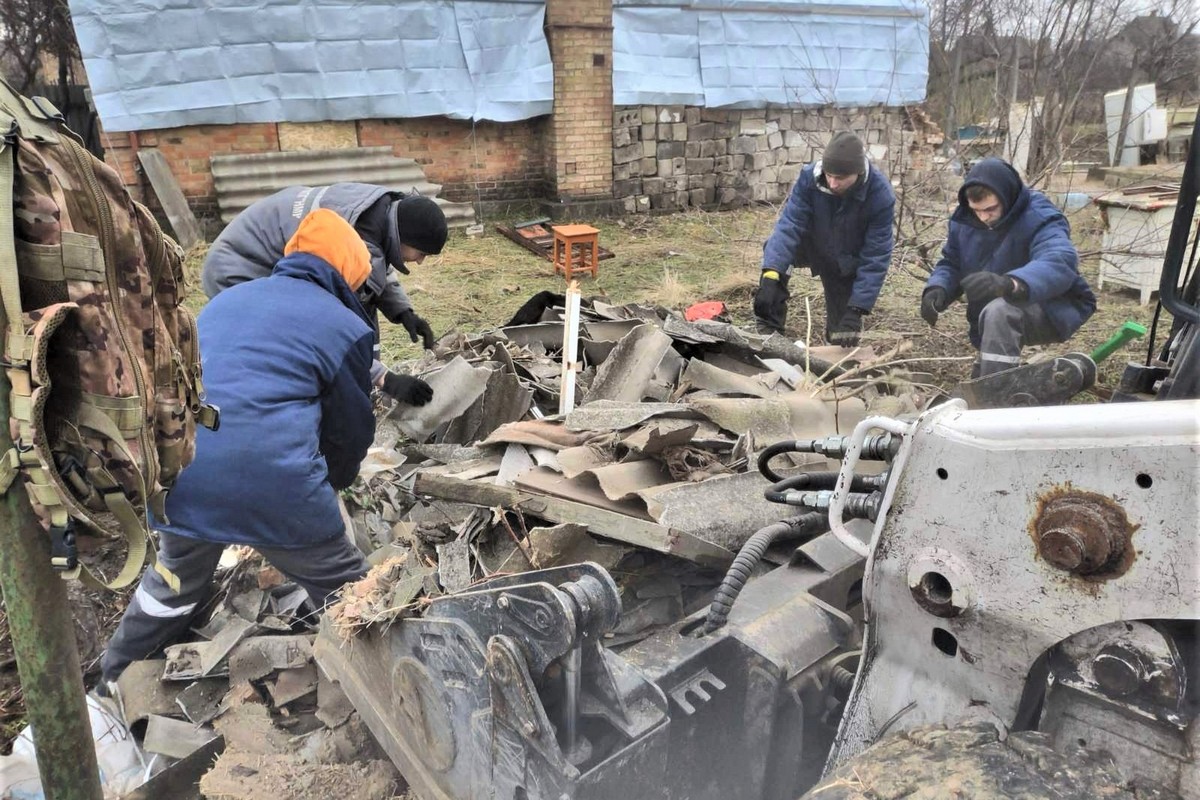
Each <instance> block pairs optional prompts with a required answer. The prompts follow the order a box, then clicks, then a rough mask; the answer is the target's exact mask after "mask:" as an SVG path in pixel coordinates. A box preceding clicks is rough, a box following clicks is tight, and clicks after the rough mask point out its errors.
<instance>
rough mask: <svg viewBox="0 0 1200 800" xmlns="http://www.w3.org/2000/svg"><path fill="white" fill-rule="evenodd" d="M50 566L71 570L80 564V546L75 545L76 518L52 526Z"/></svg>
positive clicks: (62, 570) (59, 569)
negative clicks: (63, 523) (64, 523)
mask: <svg viewBox="0 0 1200 800" xmlns="http://www.w3.org/2000/svg"><path fill="white" fill-rule="evenodd" d="M50 566H52V567H54V569H56V570H58V571H59V572H69V571H70V570H73V569H75V568H76V567H78V566H79V548H78V547H77V546H76V545H75V520H74V519H68V520H67V524H66V525H62V526H51V528H50Z"/></svg>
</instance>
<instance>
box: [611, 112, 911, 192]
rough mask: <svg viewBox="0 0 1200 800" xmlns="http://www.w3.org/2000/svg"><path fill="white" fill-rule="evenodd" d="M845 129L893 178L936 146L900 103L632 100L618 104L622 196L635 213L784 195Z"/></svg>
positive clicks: (616, 171)
mask: <svg viewBox="0 0 1200 800" xmlns="http://www.w3.org/2000/svg"><path fill="white" fill-rule="evenodd" d="M843 128H849V129H850V130H853V131H855V132H856V133H858V134H859V136H862V137H863V140H864V142H865V143H866V145H867V149H868V151H869V153H870V156H871V158H872V160H873V161H875V162H876V163H878V164H880V165H881V166H882V167H883V169H884V170H885V172H887V174H888V176H889V177H891V178H893V179H895V178H898V177H899V175H900V174H901V173H903V172H905V171H906V170H907V169H908V166H909V164H910V162H912V161H913V160H914V156H915V155H919V154H920V153H921V152H923V151H924V150H925V149H927V148H926V147H925V145H924V143H923V142H922V141H920V137H919V136H918V135H917V134H915V133H914V132H913V130H912V129H911V125H910V124H909V123H908V120H907V115H906V113H905V112H904V111H903V110H901V109H897V108H886V107H876V108H870V109H866V108H864V109H858V108H839V109H832V108H811V109H788V108H767V109H746V110H724V109H708V108H698V107H695V106H626V107H621V108H617V109H615V110H614V113H613V196H614V197H616V198H617V199H619V200H622V201H623V202H624V206H625V210H626V211H629V212H644V211H651V210H654V211H660V210H661V211H676V210H681V209H686V208H704V209H712V208H736V207H739V206H745V205H748V204H750V203H757V202H768V203H779V202H782V201H783V200H784V199H785V198H786V197H787V193H788V191H789V190H790V189H791V187H792V184H793V183H795V182H796V178H797V177H798V176H799V175H800V170H801V169H802V168H803V167H804V165H805V164H807V163H809V162H810V161H812V160H814V159H816V158H819V157H820V154H821V152H822V151H823V150H824V148H825V145H826V144H828V142H829V138H830V136H832V135H833V132H834V131H835V130H840V129H843Z"/></svg>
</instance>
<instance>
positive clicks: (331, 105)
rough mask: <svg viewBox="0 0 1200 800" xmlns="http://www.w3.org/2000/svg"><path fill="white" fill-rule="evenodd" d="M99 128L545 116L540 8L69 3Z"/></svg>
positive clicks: (384, 2) (537, 2)
mask: <svg viewBox="0 0 1200 800" xmlns="http://www.w3.org/2000/svg"><path fill="white" fill-rule="evenodd" d="M70 8H71V18H72V21H73V23H74V25H75V31H76V34H77V35H78V39H79V46H80V50H81V52H82V55H83V63H84V66H85V67H86V69H87V74H88V82H89V83H90V84H91V89H92V94H93V97H94V99H95V104H96V110H97V111H98V112H99V114H100V119H101V121H102V122H103V123H104V129H105V130H107V131H110V132H112V131H130V130H149V129H160V128H174V127H181V126H185V125H202V124H229V123H235V122H318V121H323V120H349V119H373V118H405V117H423V116H433V115H444V116H448V117H452V118H455V119H488V120H495V121H498V122H509V121H513V120H519V119H528V118H530V117H535V116H538V115H540V114H548V113H550V109H551V106H552V104H553V97H554V91H553V82H554V70H553V66H552V64H551V61H550V49H549V47H548V46H547V44H546V37H545V34H544V33H543V31H542V21H543V17H544V13H545V3H544V2H543V0H506V1H505V2H498V1H497V0H433V1H432V2H425V1H424V0H354V2H346V0H257V1H256V2H246V0H70Z"/></svg>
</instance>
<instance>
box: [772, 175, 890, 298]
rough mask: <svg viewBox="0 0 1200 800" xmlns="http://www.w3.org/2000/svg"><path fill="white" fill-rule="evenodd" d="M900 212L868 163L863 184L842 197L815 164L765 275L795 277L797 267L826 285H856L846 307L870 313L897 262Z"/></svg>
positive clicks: (791, 201) (788, 207) (783, 217)
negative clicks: (894, 248)
mask: <svg viewBox="0 0 1200 800" xmlns="http://www.w3.org/2000/svg"><path fill="white" fill-rule="evenodd" d="M895 207H896V196H895V194H894V193H893V192H892V186H891V184H890V183H889V182H888V179H887V177H886V176H885V175H884V174H883V173H882V172H880V171H879V170H878V169H877V168H875V167H873V166H872V165H871V164H870V162H869V161H867V160H866V159H863V174H862V175H860V176H859V180H858V182H857V183H855V184H854V186H852V187H851V188H850V190H849V191H848V192H847V193H846V194H845V195H843V196H842V197H838V196H837V195H835V194H834V193H833V192H832V191H830V189H829V187H828V186H827V185H826V184H825V179H824V175H823V174H822V171H821V162H820V161H818V162H816V163H815V164H810V165H808V166H807V167H805V168H804V169H803V170H802V171H801V173H800V177H799V178H797V179H796V184H795V185H794V186H793V187H792V191H791V194H789V195H788V199H787V203H786V204H785V205H784V207H783V212H782V213H781V214H780V215H779V221H778V222H776V223H775V230H774V232H772V233H771V238H769V239H767V243H766V244H765V245H764V246H763V269H764V270H767V269H773V270H777V271H778V272H780V273H781V274H786V275H788V276H790V275H791V271H792V270H791V268H792V265H793V264H798V265H801V266H807V267H809V268H810V269H811V270H812V274H813V275H817V276H818V277H820V278H821V280H822V281H825V280H840V281H853V288H852V290H851V293H850V300H849V302H848V303H847V305H850V306H854V307H855V308H861V309H862V310H863V311H870V310H871V309H872V308H873V307H874V306H875V299H876V298H877V297H878V296H879V290H880V289H881V288H882V287H883V280H884V278H885V277H887V269H888V264H889V263H890V262H891V260H892V242H893V237H892V218H893V215H894V213H895Z"/></svg>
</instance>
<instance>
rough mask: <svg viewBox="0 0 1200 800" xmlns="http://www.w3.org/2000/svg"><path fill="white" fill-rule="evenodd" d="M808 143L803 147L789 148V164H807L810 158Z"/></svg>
mask: <svg viewBox="0 0 1200 800" xmlns="http://www.w3.org/2000/svg"><path fill="white" fill-rule="evenodd" d="M809 152H810V151H809V149H808V145H803V146H801V147H789V148H788V163H789V164H807V163H808V158H809Z"/></svg>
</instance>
